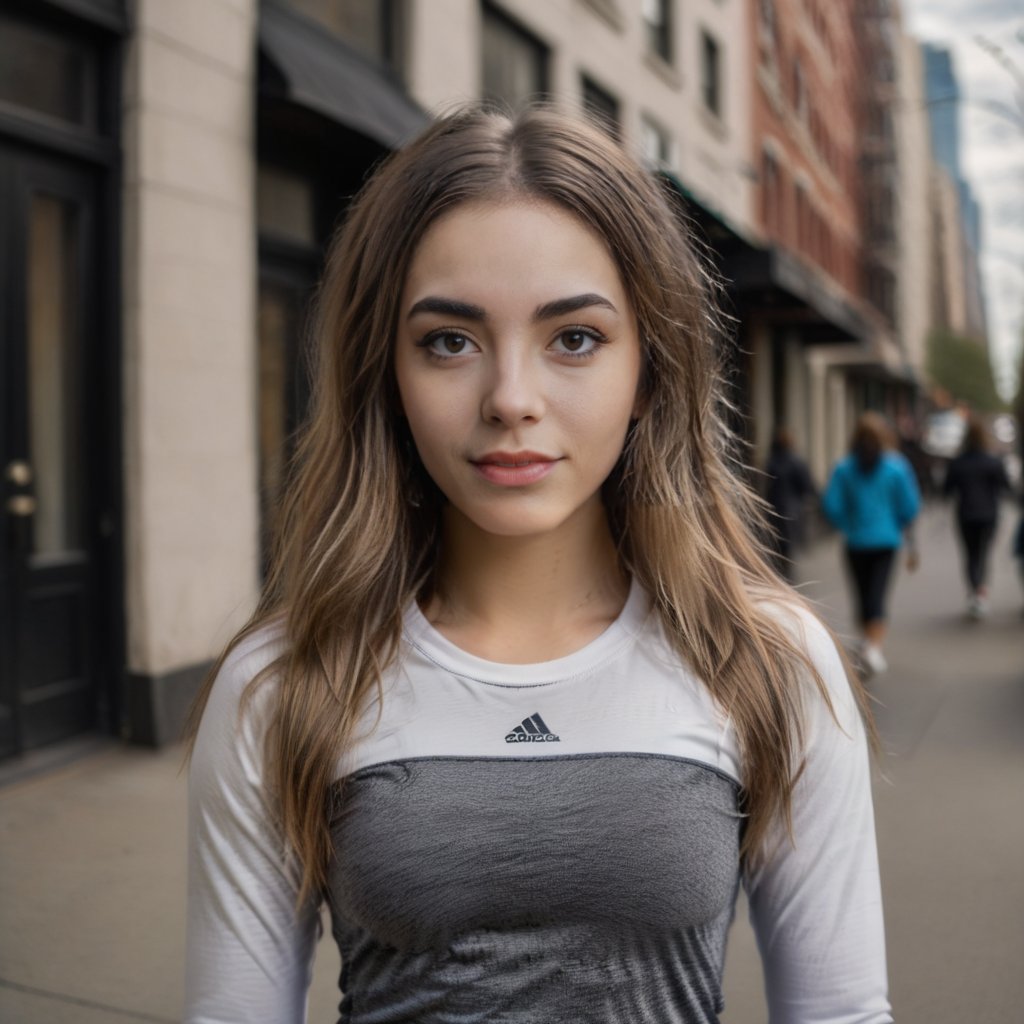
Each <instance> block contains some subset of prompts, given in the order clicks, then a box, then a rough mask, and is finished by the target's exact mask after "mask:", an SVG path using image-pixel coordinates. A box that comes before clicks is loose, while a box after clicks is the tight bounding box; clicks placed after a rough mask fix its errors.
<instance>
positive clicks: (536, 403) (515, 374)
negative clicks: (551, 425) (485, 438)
mask: <svg viewBox="0 0 1024 1024" xmlns="http://www.w3.org/2000/svg"><path fill="white" fill-rule="evenodd" d="M480 412H481V415H482V416H483V418H484V419H485V420H486V421H487V422H488V423H494V424H501V425H503V426H513V425H515V424H517V423H522V422H523V421H530V420H539V419H540V418H541V416H543V415H544V397H543V392H542V386H541V380H540V373H539V368H538V367H536V366H534V365H533V364H532V362H531V360H530V358H529V354H528V353H522V352H519V353H509V354H502V355H500V356H498V357H497V358H495V360H494V362H493V365H492V366H491V368H490V372H489V374H488V377H487V380H486V383H485V386H484V393H483V396H482V402H481V409H480Z"/></svg>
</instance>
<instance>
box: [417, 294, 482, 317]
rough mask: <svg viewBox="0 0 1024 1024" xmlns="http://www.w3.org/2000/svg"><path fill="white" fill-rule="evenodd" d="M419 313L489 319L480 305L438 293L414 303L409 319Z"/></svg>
mask: <svg viewBox="0 0 1024 1024" xmlns="http://www.w3.org/2000/svg"><path fill="white" fill-rule="evenodd" d="M417 313H441V314H442V315H444V316H457V317H459V318H461V319H463V320H486V319H487V314H486V313H485V312H484V310H483V309H482V308H481V307H480V306H474V305H473V304H472V303H471V302H460V301H459V300H458V299H442V298H440V297H439V296H437V295H428V296H427V297H426V298H425V299H420V300H419V302H415V303H413V306H412V309H410V310H409V316H408V317H407V319H410V320H411V319H412V318H413V317H414V316H415V315H416V314H417Z"/></svg>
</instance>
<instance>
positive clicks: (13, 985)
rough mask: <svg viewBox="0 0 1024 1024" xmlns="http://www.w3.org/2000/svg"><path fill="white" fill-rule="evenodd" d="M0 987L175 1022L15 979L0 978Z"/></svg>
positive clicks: (134, 1017) (167, 1023)
mask: <svg viewBox="0 0 1024 1024" xmlns="http://www.w3.org/2000/svg"><path fill="white" fill-rule="evenodd" d="M0 988H9V989H11V990H13V991H15V992H24V993H26V994H27V995H31V996H42V997H43V998H44V999H54V1000H56V1001H57V1002H60V1003H70V1004H71V1005H72V1006H87V1007H88V1008H89V1009H91V1010H104V1011H105V1012H107V1013H116V1014H118V1016H121V1017H125V1018H127V1019H128V1020H144V1021H152V1022H155V1024H177V1022H176V1021H174V1020H173V1019H172V1018H170V1017H155V1016H153V1014H151V1013H139V1012H138V1011H136V1010H125V1009H122V1008H121V1007H120V1006H111V1005H110V1004H109V1003H98V1002H96V1001H95V1000H92V999H80V998H79V997H78V996H66V995H64V994H63V993H61V992H51V991H50V990H49V989H45V988H35V987H34V986H33V985H22V984H20V983H19V982H17V981H10V980H9V979H7V978H0Z"/></svg>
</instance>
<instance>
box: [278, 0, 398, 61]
mask: <svg viewBox="0 0 1024 1024" xmlns="http://www.w3.org/2000/svg"><path fill="white" fill-rule="evenodd" d="M288 3H289V4H290V6H292V7H293V8H295V10H297V11H300V12H301V13H302V14H304V15H306V17H307V18H310V19H312V20H313V21H316V22H319V23H320V24H321V25H323V27H324V28H326V29H327V31H328V32H330V33H331V34H332V35H335V36H337V37H338V38H339V39H344V40H345V42H346V43H348V44H349V45H350V46H352V47H353V48H354V49H356V50H358V51H359V52H360V53H363V54H365V55H366V56H367V57H370V58H372V59H373V60H375V61H377V62H378V63H379V64H383V65H385V66H387V67H390V68H392V69H395V70H398V69H399V68H400V65H401V60H400V59H399V52H398V51H399V40H398V35H399V33H398V29H399V20H398V12H397V10H396V8H397V7H398V4H397V3H396V2H395V0H288Z"/></svg>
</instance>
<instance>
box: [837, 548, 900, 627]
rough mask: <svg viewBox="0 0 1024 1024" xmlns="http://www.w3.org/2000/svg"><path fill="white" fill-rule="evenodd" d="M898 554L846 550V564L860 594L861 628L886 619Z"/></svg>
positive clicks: (877, 549) (868, 549)
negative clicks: (894, 565) (888, 596)
mask: <svg viewBox="0 0 1024 1024" xmlns="http://www.w3.org/2000/svg"><path fill="white" fill-rule="evenodd" d="M896 551H897V549H896V548H847V549H846V563H847V565H848V566H849V568H850V576H851V578H852V579H853V587H854V590H855V591H856V593H857V610H858V613H859V615H860V622H861V624H862V625H863V624H864V623H865V622H873V621H874V620H876V619H884V618H885V596H886V594H887V593H888V591H889V579H890V577H891V576H892V566H893V562H894V561H895V560H896Z"/></svg>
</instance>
